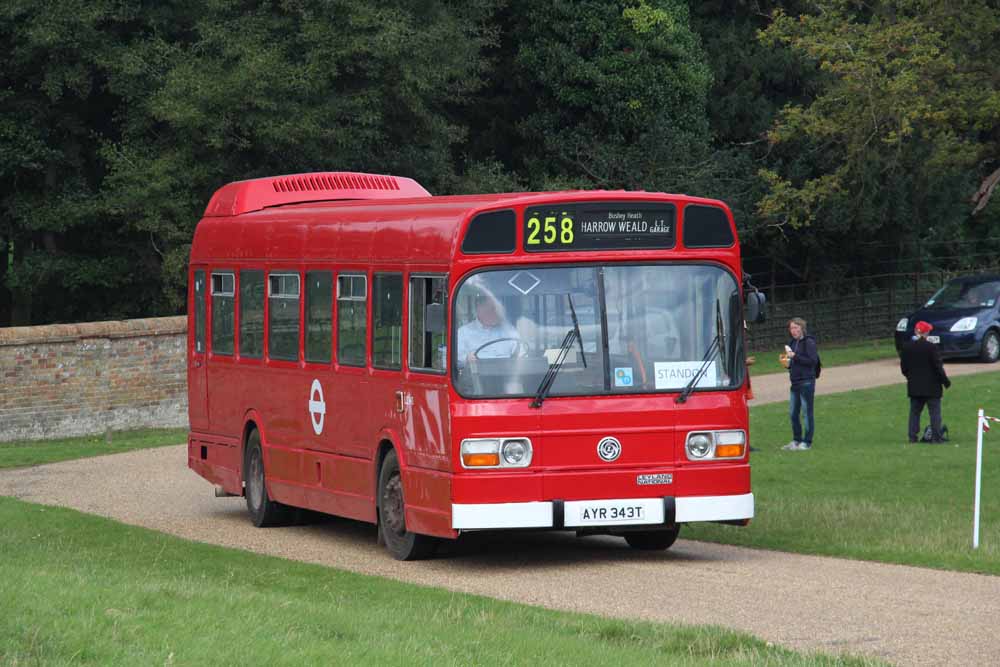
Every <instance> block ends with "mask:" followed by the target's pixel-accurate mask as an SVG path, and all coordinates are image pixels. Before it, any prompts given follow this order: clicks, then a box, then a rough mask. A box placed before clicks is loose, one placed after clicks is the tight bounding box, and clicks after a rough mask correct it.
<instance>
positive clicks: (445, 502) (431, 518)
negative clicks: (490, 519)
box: [403, 467, 458, 538]
mask: <svg viewBox="0 0 1000 667" xmlns="http://www.w3.org/2000/svg"><path fill="white" fill-rule="evenodd" d="M403 497H404V498H406V527H407V529H408V530H410V531H413V532H416V533H423V534H425V535H434V536H436V537H446V538H455V537H458V532H457V531H455V530H452V527H451V475H450V474H448V473H443V472H439V471H436V470H427V469H424V468H413V467H409V468H407V469H406V470H405V471H403Z"/></svg>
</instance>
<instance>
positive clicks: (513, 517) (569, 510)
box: [451, 493, 754, 530]
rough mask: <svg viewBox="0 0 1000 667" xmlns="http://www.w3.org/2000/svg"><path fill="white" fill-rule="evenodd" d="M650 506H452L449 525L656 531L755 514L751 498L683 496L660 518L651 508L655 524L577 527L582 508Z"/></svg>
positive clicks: (668, 501) (666, 502) (666, 504)
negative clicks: (656, 519) (644, 528)
mask: <svg viewBox="0 0 1000 667" xmlns="http://www.w3.org/2000/svg"><path fill="white" fill-rule="evenodd" d="M637 500H638V501H642V502H644V503H646V504H647V505H648V504H649V501H652V500H653V499H650V498H643V499H636V498H627V499H621V500H611V501H609V500H594V501H587V500H576V501H562V500H552V501H543V502H525V503H477V504H458V503H455V504H452V506H451V524H452V528H453V529H454V530H495V529H504V528H554V529H561V528H568V529H575V528H606V527H607V528H610V527H622V526H643V527H646V528H649V529H651V530H655V529H656V528H657V526H670V525H673V524H675V523H689V522H693V521H739V520H743V519H752V518H753V512H754V502H753V494H752V493H747V494H743V495H736V496H686V497H680V498H675V497H670V496H668V497H664V498H658V499H656V500H659V501H662V503H663V505H662V507H663V509H662V514H660V515H657V514H655V510H656V507H655V506H650V507H651V509H652V510H654V513H652V518H654V519H655V518H659V521H658V522H656V523H650V522H644V523H639V524H635V523H630V522H628V520H627V519H625V520H617V521H616V520H612V519H609V520H608V521H606V522H600V521H598V522H588V523H586V524H583V523H580V522H579V521H578V519H577V518H574V517H579V516H580V512H581V511H582V508H584V507H586V506H587V505H588V504H607V503H619V504H621V505H625V506H627V505H629V504H631V503H635V502H636V501H637Z"/></svg>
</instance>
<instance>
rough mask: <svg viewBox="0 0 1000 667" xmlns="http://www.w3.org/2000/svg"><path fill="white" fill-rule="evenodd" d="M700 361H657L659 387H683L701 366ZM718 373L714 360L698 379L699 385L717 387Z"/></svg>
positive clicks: (655, 367) (655, 365)
mask: <svg viewBox="0 0 1000 667" xmlns="http://www.w3.org/2000/svg"><path fill="white" fill-rule="evenodd" d="M701 363H702V362H700V361H657V362H656V363H654V364H653V368H654V370H655V372H656V388H657V389H683V388H684V387H685V386H687V383H688V382H690V381H691V378H693V377H694V376H695V375H696V374H697V373H698V369H699V368H701ZM718 377H719V376H718V373H716V370H715V362H714V361H712V362H710V363H709V364H708V367H707V368H705V373H704V374H703V375H702V376H701V379H700V380H698V384H697V385H696V386H697V387H717V386H718V385H719V382H718Z"/></svg>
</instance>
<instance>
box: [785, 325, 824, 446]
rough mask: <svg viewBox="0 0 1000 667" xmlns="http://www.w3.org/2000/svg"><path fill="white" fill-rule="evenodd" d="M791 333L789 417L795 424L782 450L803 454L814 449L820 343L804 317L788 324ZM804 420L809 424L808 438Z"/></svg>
mask: <svg viewBox="0 0 1000 667" xmlns="http://www.w3.org/2000/svg"><path fill="white" fill-rule="evenodd" d="M788 333H789V334H791V337H792V339H791V340H790V341H788V345H786V346H785V356H786V357H787V359H788V376H789V379H790V380H791V382H792V389H791V393H790V394H789V397H788V408H789V409H788V416H789V418H790V419H791V421H792V441H791V442H789V443H788V444H787V445H785V446H784V447H783V448H782V449H787V450H789V451H793V452H802V451H808V450H809V449H812V441H813V431H814V430H815V423H814V422H813V399H814V398H815V396H816V366H817V362H818V361H819V352H818V351H817V349H816V339H815V338H813V337H812V336H807V335H806V321H805V320H804V319H802V318H801V317H793V318H792V319H791V320H789V321H788ZM800 417H802V418H804V420H805V434H803V432H802V427H803V425H802V424H801V423H800V421H799V420H800Z"/></svg>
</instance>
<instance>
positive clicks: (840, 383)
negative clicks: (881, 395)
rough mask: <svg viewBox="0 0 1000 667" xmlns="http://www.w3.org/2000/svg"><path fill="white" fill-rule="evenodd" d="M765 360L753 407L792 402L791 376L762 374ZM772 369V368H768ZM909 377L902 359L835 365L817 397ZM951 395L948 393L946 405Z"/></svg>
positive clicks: (950, 369)
mask: <svg viewBox="0 0 1000 667" xmlns="http://www.w3.org/2000/svg"><path fill="white" fill-rule="evenodd" d="M757 358H758V359H761V361H759V362H758V363H757V365H756V366H753V367H751V368H750V379H751V383H752V386H753V393H754V400H752V401H750V405H763V404H765V403H778V402H780V401H787V400H788V374H787V373H783V372H780V371H779V372H777V373H773V372H769V373H768V374H767V375H758V374H757V372H756V371H757V369H760V370H763V367H765V366H769V365H770V364H767V363H766V362H764V361H763V357H762V355H757ZM768 370H770V368H769V369H768ZM944 370H945V372H946V373H947V374H948V377H950V378H955V377H958V376H959V375H973V374H976V373H996V372H998V371H1000V363H996V364H980V363H974V362H969V361H964V360H963V361H951V362H945V365H944ZM905 380H906V378H904V377H903V375H902V373H900V372H899V359H897V358H895V357H893V358H892V359H880V360H879V361H869V362H867V363H864V364H854V365H852V366H834V367H832V368H824V369H823V372H822V373H820V377H819V380H817V381H816V393H817V394H836V393H840V392H843V391H851V390H852V389H867V388H870V387H881V386H885V385H892V384H899V383H901V382H904V381H905ZM892 391H898V392H899V395H900V396H905V395H906V391H905V389H904V388H903V387H897V388H895V389H893V390H892ZM947 401H948V395H947V393H945V403H947Z"/></svg>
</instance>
